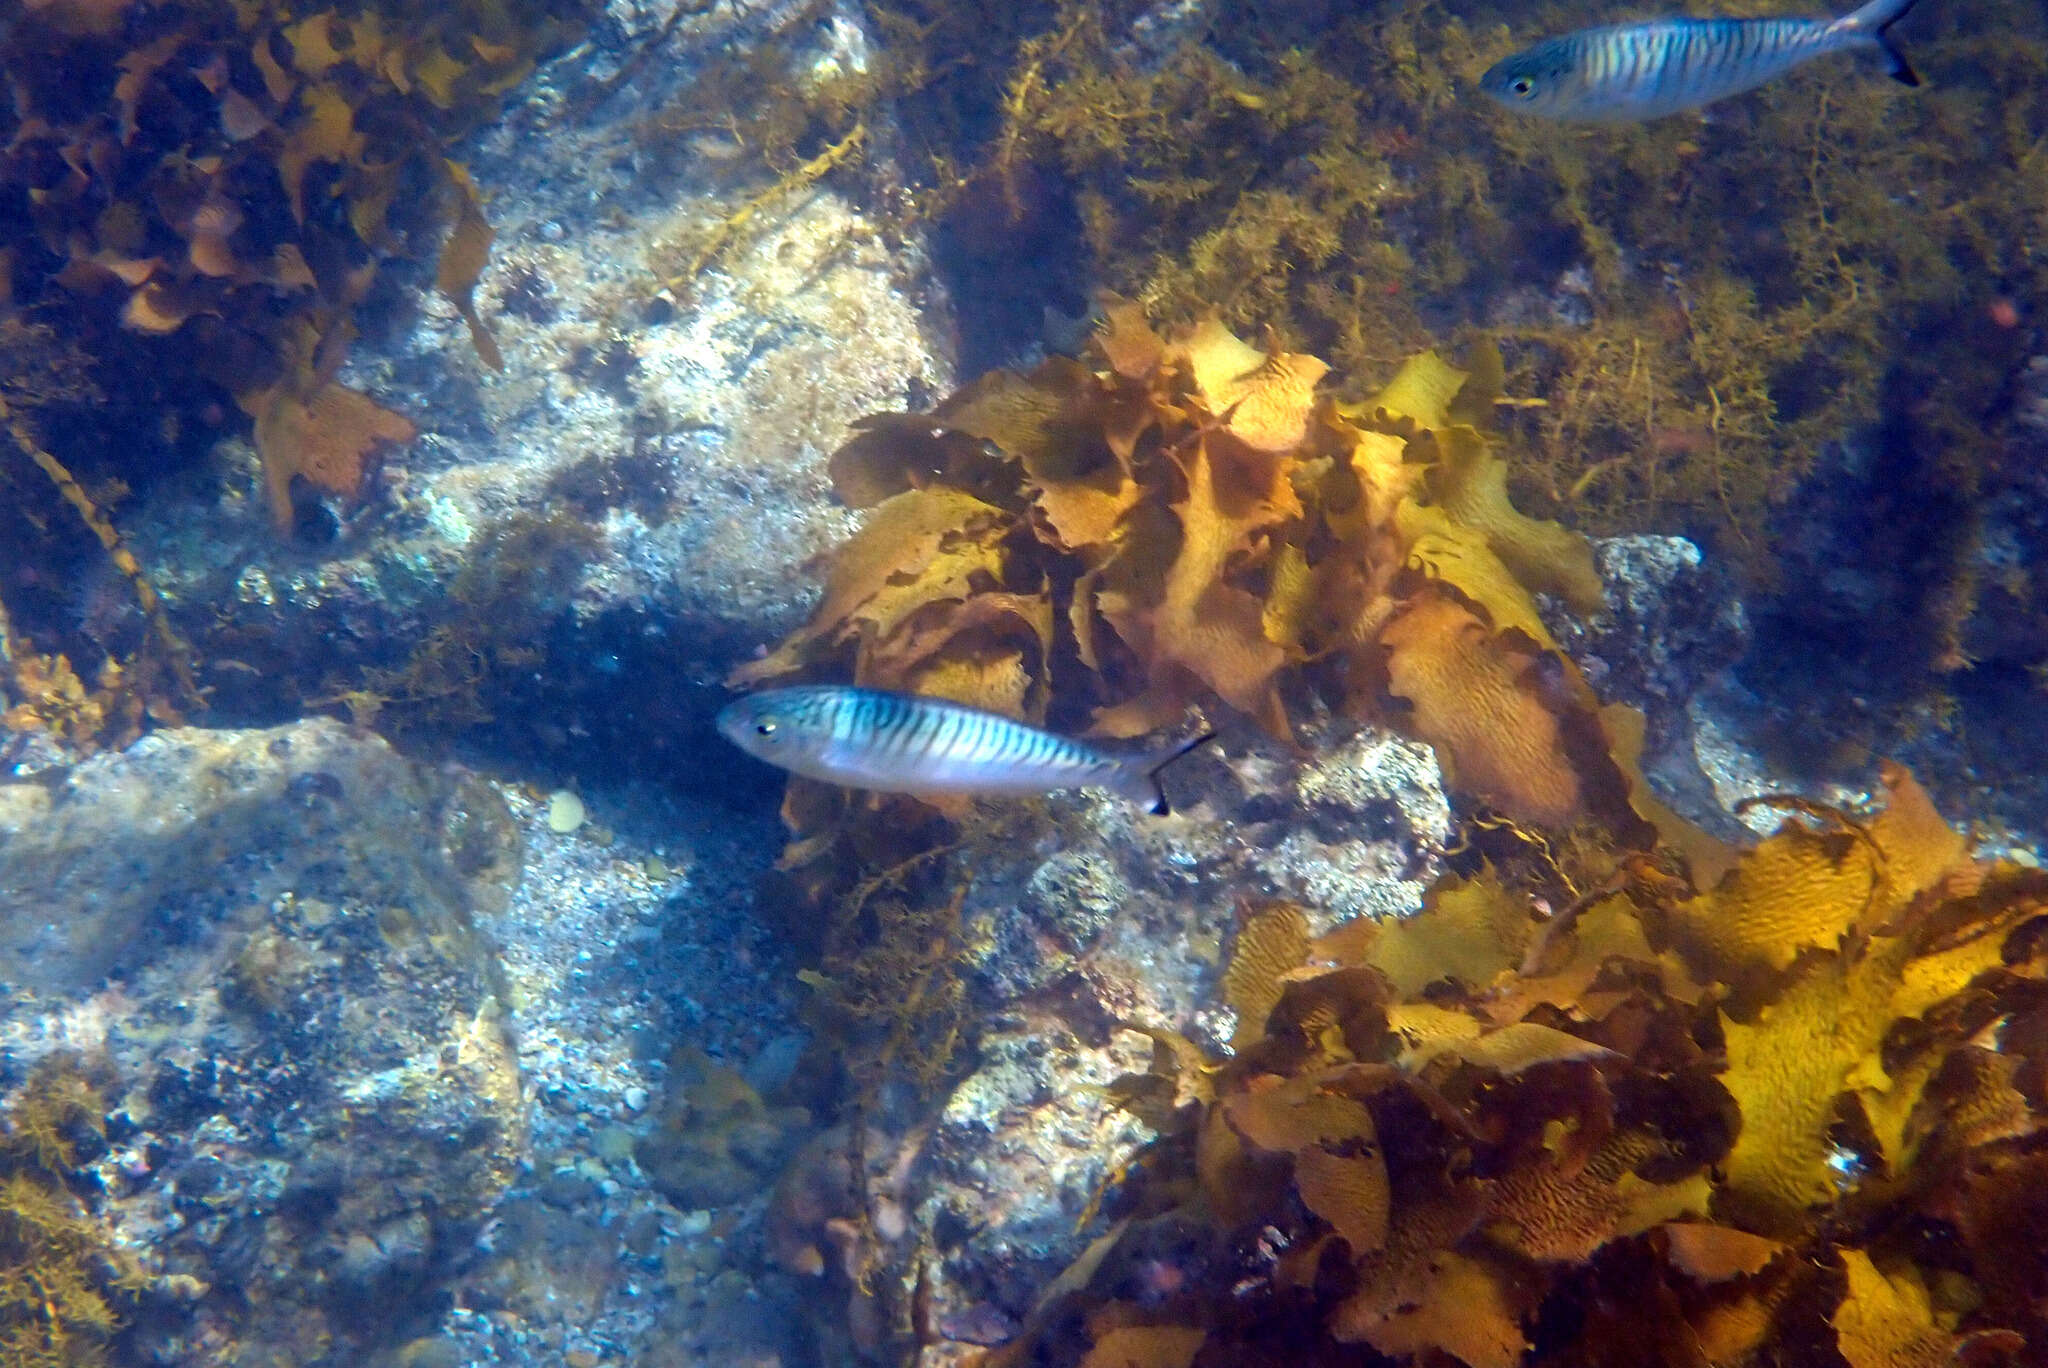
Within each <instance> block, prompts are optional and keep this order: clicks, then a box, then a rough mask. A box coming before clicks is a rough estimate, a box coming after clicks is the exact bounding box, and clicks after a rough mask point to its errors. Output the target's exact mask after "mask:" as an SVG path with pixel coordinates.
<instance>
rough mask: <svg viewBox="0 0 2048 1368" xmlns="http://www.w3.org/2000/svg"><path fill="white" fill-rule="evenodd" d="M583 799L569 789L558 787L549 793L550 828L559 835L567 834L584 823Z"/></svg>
mask: <svg viewBox="0 0 2048 1368" xmlns="http://www.w3.org/2000/svg"><path fill="white" fill-rule="evenodd" d="M583 817H584V811H583V800H582V799H581V798H578V797H577V796H576V795H575V794H573V793H571V792H569V790H567V789H556V790H555V791H554V792H553V793H551V794H549V795H548V830H549V831H552V832H554V833H555V834H556V835H557V836H567V835H568V834H569V833H570V832H572V831H574V830H575V829H576V828H577V827H580V826H582V825H583Z"/></svg>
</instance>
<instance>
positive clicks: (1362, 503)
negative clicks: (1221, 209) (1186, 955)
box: [734, 298, 1651, 845]
mask: <svg viewBox="0 0 2048 1368" xmlns="http://www.w3.org/2000/svg"><path fill="white" fill-rule="evenodd" d="M1104 319H1105V321H1104V323H1103V326H1102V327H1101V329H1100V330H1099V332H1098V333H1097V336H1096V339H1095V344H1094V348H1093V355H1092V358H1091V360H1090V361H1088V362H1080V361H1073V360H1068V359H1065V358H1055V359H1052V360H1048V361H1046V362H1044V363H1042V364H1041V365H1039V366H1038V367H1036V368H1035V369H1033V370H1031V371H1029V372H1013V371H997V372H993V373H991V374H989V375H985V376H982V377H981V378H980V379H978V380H976V381H974V382H973V383H971V384H969V385H968V386H966V387H965V388H963V389H961V390H960V391H959V392H957V393H956V394H954V395H952V396H951V397H949V398H948V399H946V400H945V401H944V402H942V403H941V404H939V405H938V406H937V407H936V408H935V409H933V410H932V411H931V412H930V413H928V414H882V415H877V416H875V417H873V418H870V419H867V420H865V421H864V422H863V423H862V424H861V425H860V431H859V432H858V433H857V435H856V436H855V437H854V438H853V440H852V441H850V442H848V443H847V444H846V445H845V446H844V447H842V448H840V450H839V451H838V452H836V453H835V454H834V455H833V457H832V459H831V463H830V470H831V474H832V478H833V483H834V485H835V487H836V488H837V489H838V491H839V492H840V494H841V495H842V497H844V498H845V499H846V500H847V501H848V502H849V503H852V504H854V505H855V506H857V507H861V508H865V509H867V510H869V512H868V518H867V522H866V524H865V525H864V526H863V528H862V529H861V531H860V532H859V533H858V534H856V535H855V537H854V538H853V539H852V540H851V541H850V542H849V543H848V544H847V545H846V547H845V548H844V549H843V550H842V551H841V552H840V553H839V555H838V557H837V558H836V560H835V562H834V564H833V566H832V569H831V572H830V575H829V578H828V584H827V589H826V594H825V598H824V601H823V603H822V604H821V605H820V606H819V609H818V611H817V613H816V614H815V615H814V616H813V618H812V620H811V621H810V622H809V623H808V624H807V625H805V626H804V627H803V628H801V629H800V630H798V631H797V632H796V633H795V634H793V635H792V636H791V637H790V638H789V639H788V640H787V641H785V642H783V643H782V645H781V646H780V647H779V648H777V649H776V650H775V651H773V652H771V653H770V654H769V655H768V656H767V657H766V658H764V659H762V660H760V661H757V662H755V663H752V664H750V665H747V666H745V667H743V668H742V669H740V670H739V671H737V672H736V673H735V675H734V682H735V683H741V684H757V683H765V682H770V681H777V680H787V679H793V678H798V677H802V676H806V675H820V674H839V675H841V676H846V675H850V676H851V677H852V679H853V680H854V681H855V682H858V683H863V684H873V685H878V686H882V687H890V688H905V689H914V690H917V691H920V692H926V693H935V694H939V695H941V696H945V697H950V698H956V699H959V700H961V701H963V702H970V703H975V704H978V705H980V706H983V707H990V708H994V709H996V710H998V711H1003V712H1008V713H1011V714H1012V715H1016V716H1022V717H1028V718H1031V719H1032V720H1038V719H1040V718H1042V717H1045V716H1047V715H1048V714H1050V715H1051V716H1052V718H1053V719H1054V720H1055V721H1056V722H1060V723H1064V724H1075V723H1080V722H1082V721H1083V717H1084V709H1085V710H1087V714H1088V715H1089V720H1090V721H1092V727H1093V730H1094V731H1095V732H1097V733H1099V734H1104V735H1112V736H1134V735H1137V734H1140V733H1143V732H1146V731H1150V730H1153V729H1155V728H1158V727H1162V726H1165V725H1168V724H1170V723H1171V722H1173V721H1174V720H1175V719H1177V718H1178V717H1180V716H1181V714H1182V713H1183V711H1184V710H1185V709H1186V708H1187V707H1189V706H1190V705H1192V704H1195V703H1198V702H1215V701H1221V702H1222V703H1225V704H1227V705H1229V706H1230V707H1231V708H1233V709H1235V710H1236V711H1237V712H1239V713H1241V714H1244V715H1245V716H1247V717H1249V718H1251V719H1253V720H1255V721H1256V722H1258V723H1259V724H1260V725H1262V726H1263V727H1265V728H1266V729H1267V730H1268V731H1270V732H1272V733H1274V734H1277V735H1281V736H1285V735H1287V734H1289V732H1290V727H1289V724H1288V719H1287V710H1286V707H1285V705H1284V704H1283V702H1282V698H1283V695H1284V693H1285V692H1286V690H1287V689H1289V688H1293V687H1299V686H1301V685H1303V684H1305V683H1307V682H1309V681H1311V680H1313V681H1314V682H1315V685H1316V687H1320V688H1323V689H1326V690H1328V691H1329V692H1330V693H1332V694H1333V695H1334V696H1335V701H1337V702H1338V703H1339V704H1341V705H1342V706H1343V707H1345V708H1347V709H1348V710H1350V711H1352V712H1353V713H1356V714H1361V715H1369V716H1373V717H1377V718H1380V719H1382V720H1385V721H1388V722H1390V723H1391V724H1393V725H1395V726H1397V727H1400V728H1402V729H1404V730H1407V731H1409V732H1410V733H1412V734H1414V735H1416V736H1418V737H1420V738H1422V739H1424V740H1427V741H1429V742H1430V743H1431V744H1433V745H1434V746H1435V747H1436V748H1437V750H1438V753H1439V754H1440V756H1442V758H1443V760H1444V763H1445V765H1446V768H1447V770H1448V771H1449V772H1450V773H1451V776H1452V782H1453V783H1454V785H1455V786H1456V787H1458V788H1459V789H1460V790H1461V791H1463V792H1464V793H1466V794H1467V795H1469V796H1470V797H1472V798H1474V799H1477V800H1482V801H1484V802H1486V803H1489V804H1491V805H1493V806H1494V807H1495V808H1497V809H1499V810H1500V811H1502V812H1503V813H1505V814H1507V815H1508V816H1510V817H1519V818H1524V819H1527V820H1529V821H1533V822H1537V823H1542V824H1547V825H1552V826H1563V825H1567V824H1570V823H1572V822H1575V821H1580V820H1586V821H1590V822H1593V823H1595V824H1597V825H1600V826H1602V827H1604V828H1606V829H1608V830H1611V831H1614V832H1616V833H1618V834H1619V835H1621V836H1622V837H1623V838H1624V839H1625V840H1627V841H1629V842H1632V843H1636V844H1643V845H1647V844H1648V842H1649V839H1650V835H1651V825H1650V822H1649V820H1648V819H1647V818H1646V817H1645V815H1643V814H1642V813H1639V812H1638V811H1637V808H1636V806H1635V798H1636V794H1637V791H1638V790H1639V789H1640V787H1641V786H1640V784H1638V783H1637V782H1636V781H1635V780H1634V779H1633V778H1632V777H1631V776H1630V774H1629V773H1628V772H1627V771H1628V767H1629V766H1630V765H1632V763H1633V759H1632V756H1633V752H1632V749H1631V748H1630V747H1629V746H1628V745H1624V744H1621V742H1622V741H1623V740H1625V738H1624V737H1623V736H1622V734H1621V733H1619V732H1612V731H1611V724H1612V720H1611V719H1610V718H1609V717H1608V715H1606V714H1605V713H1603V711H1602V710H1601V708H1600V707H1599V704H1598V701H1597V700H1596V699H1595V698H1594V697H1593V694H1592V691H1591V690H1590V689H1589V688H1588V687H1587V685H1586V683H1585V681H1584V679H1583V678H1581V677H1580V675H1579V673H1578V671H1577V669H1576V668H1575V667H1574V666H1573V665H1572V664H1571V663H1570V662H1569V661H1568V660H1566V659H1565V658H1564V657H1563V656H1562V655H1561V654H1560V653H1559V652H1558V650H1557V648H1556V644H1555V643H1554V642H1553V641H1551V639H1550V635H1549V633H1548V631H1547V630H1546V629H1545V628H1544V626H1543V622H1542V619H1541V617H1540V616H1539V614H1538V612H1537V609H1536V599H1535V595H1536V594H1537V593H1539V592H1540V593H1550V594H1555V595H1557V596H1558V597H1560V598H1561V599H1563V600H1564V601H1565V602H1567V603H1568V604H1570V605H1571V606H1572V607H1573V608H1574V609H1576V610H1578V611H1580V612H1591V611H1593V610H1595V609H1597V607H1598V606H1599V603H1600V584H1599V578H1598V576H1597V575H1596V574H1595V573H1594V570H1593V564H1592V557H1591V553H1590V550H1589V549H1588V547H1587V545H1586V543H1585V542H1584V540H1583V539H1581V538H1579V537H1578V536H1576V535H1575V534H1573V533H1571V532H1569V531H1567V530H1566V529H1564V528H1562V527H1560V526H1558V525H1557V524H1555V523H1547V522H1540V521H1537V520H1534V519H1531V518H1529V517H1527V516H1525V515H1524V514H1522V513H1520V512H1518V511H1517V510H1516V509H1515V508H1514V507H1513V505H1512V504H1511V503H1510V502H1509V500H1508V496H1507V486H1506V479H1505V471H1506V462H1505V459H1504V457H1503V456H1502V454H1501V453H1500V451H1499V450H1498V449H1497V444H1496V439H1495V438H1494V436H1493V435H1492V434H1491V433H1490V432H1489V430H1488V429H1487V428H1486V427H1484V426H1482V424H1485V423H1487V422H1489V421H1490V419H1491V415H1492V412H1493V410H1494V408H1495V404H1494V400H1495V398H1497V396H1498V392H1499V384H1500V373H1501V372H1500V364H1499V359H1498V357H1497V356H1496V355H1495V354H1494V353H1493V351H1492V348H1491V347H1490V345H1488V344H1485V343H1481V344H1479V346H1477V347H1476V348H1475V351H1474V358H1475V359H1474V363H1473V364H1474V366H1475V367H1476V369H1475V370H1473V371H1470V372H1468V371H1465V370H1460V369H1458V368H1455V367H1453V366H1451V365H1449V364H1448V363H1446V362H1445V361H1443V360H1442V359H1441V358H1439V357H1437V356H1436V355H1434V354H1433V353H1425V354H1423V355H1421V356H1418V357H1415V358H1412V359H1411V360H1410V361H1409V362H1408V363H1407V364H1405V365H1404V366H1403V367H1401V368H1400V369H1399V371H1398V372H1397V373H1396V374H1394V375H1393V376H1392V377H1391V378H1390V379H1389V381H1388V383H1387V384H1386V385H1385V387H1384V388H1383V389H1382V390H1380V391H1379V392H1378V393H1376V394H1375V395H1373V396H1372V397H1371V398H1369V399H1367V400H1365V401H1363V402H1361V403H1358V404H1349V405H1338V404H1335V403H1333V402H1331V401H1330V400H1328V399H1326V398H1324V397H1321V395H1320V388H1321V385H1322V382H1323V381H1324V379H1325V377H1326V375H1327V372H1328V367H1327V366H1326V365H1325V364H1324V363H1323V362H1322V361H1321V360H1320V359H1318V358H1316V357H1313V356H1307V355H1303V354H1299V353H1293V352H1288V351H1286V350H1284V349H1283V348H1281V347H1280V346H1279V345H1278V343H1277V341H1274V340H1272V339H1269V340H1268V342H1267V344H1266V345H1264V346H1263V347H1261V346H1254V345H1252V344H1250V343H1248V342H1246V341H1244V340H1243V339H1241V338H1239V337H1238V336H1236V335H1235V334H1233V333H1232V332H1230V331H1229V330H1228V329H1226V328H1225V327H1223V326H1222V324H1221V323H1219V322H1217V321H1216V320H1215V319H1214V318H1210V319H1206V320H1204V321H1203V322H1201V323H1198V324H1195V325H1193V326H1190V327H1186V328H1182V329H1178V330H1175V331H1173V332H1171V333H1169V334H1165V335H1162V334H1160V333H1157V332H1155V331H1154V330H1153V329H1152V327H1151V326H1150V324H1149V323H1148V322H1147V321H1146V319H1145V316H1144V313H1143V311H1142V310H1141V309H1139V308H1138V307H1137V306H1136V305H1135V304H1132V303H1130V302H1128V301H1124V300H1119V299H1115V298H1111V299H1108V300H1106V301H1105V304H1104ZM1069 662H1071V664H1069ZM1056 664H1057V668H1059V669H1060V670H1061V674H1060V676H1059V678H1060V688H1059V689H1058V690H1057V691H1054V690H1053V689H1052V687H1051V685H1052V680H1053V671H1054V669H1055V668H1056Z"/></svg>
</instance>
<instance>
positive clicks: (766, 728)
mask: <svg viewBox="0 0 2048 1368" xmlns="http://www.w3.org/2000/svg"><path fill="white" fill-rule="evenodd" d="M776 725H777V724H776V721H775V719H774V718H772V717H764V718H762V719H761V720H760V721H759V722H756V723H755V724H754V735H756V736H773V735H775V728H776Z"/></svg>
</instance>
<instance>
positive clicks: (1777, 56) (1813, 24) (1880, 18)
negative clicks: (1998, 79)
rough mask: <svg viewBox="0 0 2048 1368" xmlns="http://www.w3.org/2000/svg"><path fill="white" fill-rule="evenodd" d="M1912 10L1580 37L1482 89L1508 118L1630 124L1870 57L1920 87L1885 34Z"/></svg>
mask: <svg viewBox="0 0 2048 1368" xmlns="http://www.w3.org/2000/svg"><path fill="white" fill-rule="evenodd" d="M1913 4H1914V0H1870V3H1869V4H1867V5H1865V6H1863V8H1861V9H1859V10H1856V11H1855V12H1853V13H1851V14H1844V15H1841V16H1839V17H1837V18H1833V19H1658V20H1655V21H1653V22H1650V23H1646V24H1616V25H1610V26H1608V27H1604V28H1590V29H1581V30H1579V31H1578V32H1577V33H1568V34H1565V35H1564V36H1563V37H1561V38H1552V39H1550V40H1549V41H1547V42H1542V43H1538V44H1536V46H1534V47H1532V48H1528V49H1526V50H1524V51H1522V52H1518V53H1516V54H1515V55H1514V56H1512V57H1509V58H1506V59H1505V60H1503V61H1500V62H1496V63H1495V64H1494V65H1493V66H1492V67H1490V68H1488V69H1487V71H1486V74H1485V75H1483V76H1481V77H1480V78H1479V88H1480V89H1481V90H1483V91H1485V92H1486V93H1487V94H1488V95H1490V96H1492V97H1493V98H1494V99H1496V100H1498V101H1500V102H1501V103H1502V104H1504V105H1506V106H1508V107H1509V108H1510V109H1516V110H1520V111H1522V112H1523V113H1526V114H1537V115H1542V116H1544V117H1547V118H1553V119H1575V120H1585V121H1589V122H1603V123H1625V122H1633V121H1637V120H1642V119H1655V118H1660V117H1662V116H1663V115H1666V114H1677V113H1679V112H1681V111H1683V110H1688V109H1698V108H1700V107H1701V106H1702V105H1708V104H1712V103H1713V102H1714V101H1716V100H1725V99H1727V98H1728V97H1729V96H1730V95H1739V94H1741V93H1742V92H1743V91H1745V90H1753V89H1755V88H1756V87H1757V86H1760V85H1762V84H1764V83H1765V82H1766V81H1771V80H1775V79H1776V78H1777V77H1779V76H1782V75H1784V74H1785V73H1786V72H1788V71H1790V70H1792V69H1793V68H1794V67H1798V66H1803V65H1805V64H1806V63H1807V62H1810V61H1812V60H1813V59H1814V58H1816V57H1824V56H1826V55H1828V54H1829V53H1833V52H1854V51H1859V50H1872V51H1875V52H1877V53H1878V54H1880V55H1881V56H1882V57H1883V58H1884V60H1885V63H1886V70H1887V72H1888V74H1889V75H1890V76H1891V78H1892V79H1893V80H1895V81H1899V82H1902V83H1904V84H1906V85H1918V84H1920V78H1919V77H1918V76H1916V75H1914V74H1913V68H1912V67H1910V66H1908V65H1907V64H1906V59H1905V57H1904V56H1903V55H1901V53H1900V52H1899V50H1898V49H1897V48H1896V47H1894V46H1892V42H1891V39H1890V38H1889V37H1888V36H1887V34H1886V30H1887V29H1889V28H1890V27H1891V26H1892V25H1893V24H1895V23H1897V22H1898V21H1899V19H1900V18H1901V17H1902V16H1903V15H1904V14H1905V13H1906V11H1907V10H1909V9H1911V8H1912V7H1913Z"/></svg>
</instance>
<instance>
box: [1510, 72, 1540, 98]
mask: <svg viewBox="0 0 2048 1368" xmlns="http://www.w3.org/2000/svg"><path fill="white" fill-rule="evenodd" d="M1508 89H1509V90H1511V91H1513V92H1514V93H1515V94H1517V95H1528V94H1532V93H1533V92H1534V91H1535V89H1536V83H1535V82H1534V81H1532V80H1530V79H1529V78H1528V77H1527V76H1517V77H1515V79H1514V80H1512V81H1509V82H1508Z"/></svg>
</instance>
